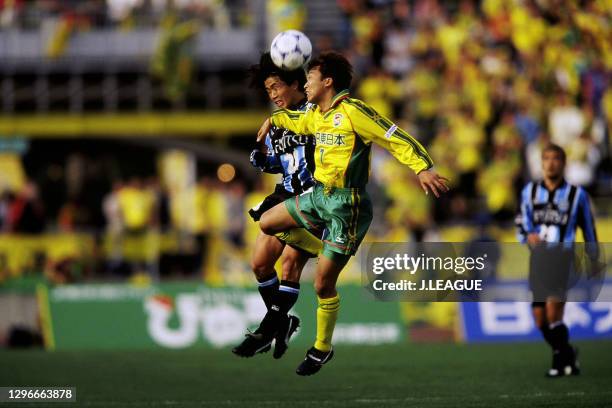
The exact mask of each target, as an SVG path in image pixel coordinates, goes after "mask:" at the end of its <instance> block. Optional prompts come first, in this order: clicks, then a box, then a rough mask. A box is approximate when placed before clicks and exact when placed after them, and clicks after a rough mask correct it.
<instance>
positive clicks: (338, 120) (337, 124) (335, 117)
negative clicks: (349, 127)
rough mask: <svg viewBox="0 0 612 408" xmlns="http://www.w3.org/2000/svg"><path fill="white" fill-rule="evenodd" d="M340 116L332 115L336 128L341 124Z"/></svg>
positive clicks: (338, 114)
mask: <svg viewBox="0 0 612 408" xmlns="http://www.w3.org/2000/svg"><path fill="white" fill-rule="evenodd" d="M342 118H343V116H342V114H341V113H336V114H335V115H334V127H338V126H340V125H341V124H342Z"/></svg>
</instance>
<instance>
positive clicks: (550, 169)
mask: <svg viewBox="0 0 612 408" xmlns="http://www.w3.org/2000/svg"><path fill="white" fill-rule="evenodd" d="M542 170H543V173H544V178H547V179H551V180H557V179H559V178H561V177H562V176H563V170H565V163H564V162H563V157H561V154H559V153H558V152H555V151H554V150H547V151H544V152H543V153H542Z"/></svg>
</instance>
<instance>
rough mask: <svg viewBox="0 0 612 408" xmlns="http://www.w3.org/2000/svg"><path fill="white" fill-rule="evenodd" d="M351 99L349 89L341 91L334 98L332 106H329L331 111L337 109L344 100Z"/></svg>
mask: <svg viewBox="0 0 612 408" xmlns="http://www.w3.org/2000/svg"><path fill="white" fill-rule="evenodd" d="M348 97H349V91H348V89H345V90H343V91H340V92H338V93H337V94H336V96H334V98H333V99H332V102H331V105H330V106H329V109H330V110H331V109H333V108H335V107H336V105H338V104H339V103H340V102H342V101H343V100H344V99H346V98H348Z"/></svg>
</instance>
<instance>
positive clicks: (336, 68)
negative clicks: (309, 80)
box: [308, 51, 353, 92]
mask: <svg viewBox="0 0 612 408" xmlns="http://www.w3.org/2000/svg"><path fill="white" fill-rule="evenodd" d="M313 68H317V69H318V70H319V71H321V78H331V79H332V80H333V81H334V82H333V86H334V89H335V90H336V92H340V91H343V90H345V89H348V88H349V87H350V86H351V81H352V80H353V67H352V66H351V63H350V62H348V60H347V59H346V58H345V57H344V55H342V54H339V53H337V52H333V51H332V52H327V53H325V54H321V55H319V56H318V57H317V58H315V59H313V60H312V61H310V64H308V70H309V71H310V70H311V69H313Z"/></svg>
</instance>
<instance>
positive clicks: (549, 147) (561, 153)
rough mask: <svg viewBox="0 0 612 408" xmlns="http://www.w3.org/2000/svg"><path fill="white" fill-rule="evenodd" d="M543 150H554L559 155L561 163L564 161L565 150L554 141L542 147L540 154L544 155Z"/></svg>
mask: <svg viewBox="0 0 612 408" xmlns="http://www.w3.org/2000/svg"><path fill="white" fill-rule="evenodd" d="M544 152H555V153H557V154H558V155H559V156H561V160H562V161H563V163H565V161H566V159H567V157H566V155H565V150H563V148H562V147H561V146H559V145H556V144H554V143H549V144H547V145H546V146H545V147H544V149H542V155H544Z"/></svg>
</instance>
